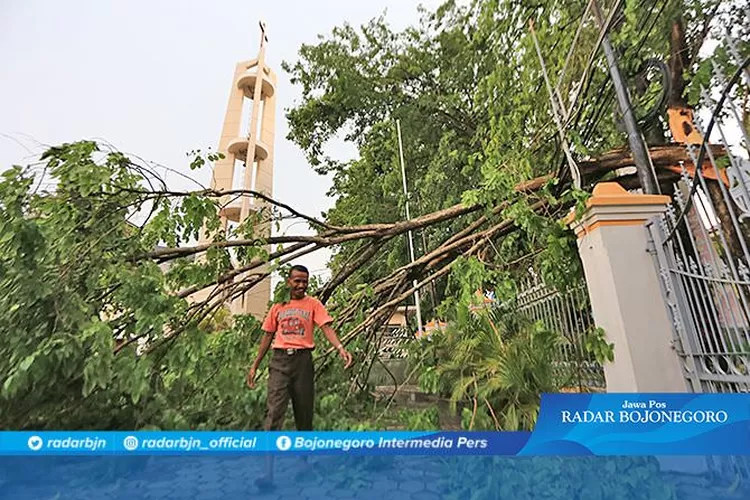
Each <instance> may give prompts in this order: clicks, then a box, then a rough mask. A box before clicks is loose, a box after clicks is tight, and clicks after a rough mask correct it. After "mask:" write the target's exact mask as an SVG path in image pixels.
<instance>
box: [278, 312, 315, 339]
mask: <svg viewBox="0 0 750 500" xmlns="http://www.w3.org/2000/svg"><path fill="white" fill-rule="evenodd" d="M278 321H279V326H280V330H281V334H282V335H299V336H304V335H305V321H310V311H305V310H304V309H297V308H292V309H285V310H283V311H280V312H279V316H278Z"/></svg>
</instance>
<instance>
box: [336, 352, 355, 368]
mask: <svg viewBox="0 0 750 500" xmlns="http://www.w3.org/2000/svg"><path fill="white" fill-rule="evenodd" d="M339 356H341V359H343V360H344V362H345V363H346V364H345V365H344V370H346V369H347V368H349V367H350V366H351V365H352V355H351V354H349V352H347V350H346V349H345V348H344V346H341V347H339Z"/></svg>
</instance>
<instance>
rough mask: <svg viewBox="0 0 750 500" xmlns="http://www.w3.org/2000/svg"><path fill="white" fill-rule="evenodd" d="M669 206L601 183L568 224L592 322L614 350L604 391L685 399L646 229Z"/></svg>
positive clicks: (661, 198) (606, 368) (662, 200)
mask: <svg viewBox="0 0 750 500" xmlns="http://www.w3.org/2000/svg"><path fill="white" fill-rule="evenodd" d="M669 203H670V198H669V197H668V196H659V195H645V194H632V193H628V192H627V191H625V190H624V189H623V188H622V187H621V186H620V185H619V184H617V183H615V182H605V183H600V184H598V185H597V186H596V187H595V188H594V192H593V196H592V197H591V198H590V199H589V200H588V202H587V206H586V210H585V212H584V214H583V216H582V217H581V218H580V219H579V220H575V217H574V214H571V215H570V216H569V217H568V219H567V221H566V222H567V223H568V224H569V226H570V227H571V228H572V229H573V230H574V231H575V233H576V235H577V236H578V251H579V253H580V256H581V260H582V262H583V269H584V273H585V276H586V286H587V287H588V291H589V296H590V298H591V308H592V312H593V316H594V321H595V323H596V325H597V326H599V327H601V328H603V329H604V331H605V333H606V338H607V340H608V341H609V342H612V343H613V344H614V354H615V360H614V362H612V363H605V365H604V374H605V377H606V381H607V392H687V384H686V379H685V377H684V375H683V372H682V369H681V367H680V363H679V357H678V356H677V354H676V352H675V351H674V348H673V344H672V340H673V334H672V331H673V330H672V324H671V321H670V317H669V312H668V310H667V306H666V303H665V300H664V298H663V296H662V293H661V287H660V284H659V275H658V273H657V271H656V267H655V266H654V261H653V257H652V256H651V255H649V253H648V237H647V231H646V228H645V223H646V221H648V220H649V219H650V218H652V217H654V216H657V215H660V214H662V213H664V211H665V210H666V208H667V206H668V205H669Z"/></svg>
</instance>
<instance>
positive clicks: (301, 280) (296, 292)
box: [286, 271, 307, 299]
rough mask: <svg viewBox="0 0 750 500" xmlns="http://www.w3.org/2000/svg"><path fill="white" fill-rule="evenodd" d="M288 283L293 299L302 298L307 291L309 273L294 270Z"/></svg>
mask: <svg viewBox="0 0 750 500" xmlns="http://www.w3.org/2000/svg"><path fill="white" fill-rule="evenodd" d="M286 284H287V286H288V287H289V291H290V293H291V296H292V298H293V299H301V298H303V297H304V296H305V293H306V292H307V273H304V272H302V271H292V274H291V275H290V276H289V277H288V278H287V280H286Z"/></svg>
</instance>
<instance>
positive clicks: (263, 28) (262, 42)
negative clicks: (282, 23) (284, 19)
mask: <svg viewBox="0 0 750 500" xmlns="http://www.w3.org/2000/svg"><path fill="white" fill-rule="evenodd" d="M258 24H259V25H260V47H261V48H263V46H264V45H265V44H266V42H268V35H266V23H264V22H263V21H259V22H258Z"/></svg>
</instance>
